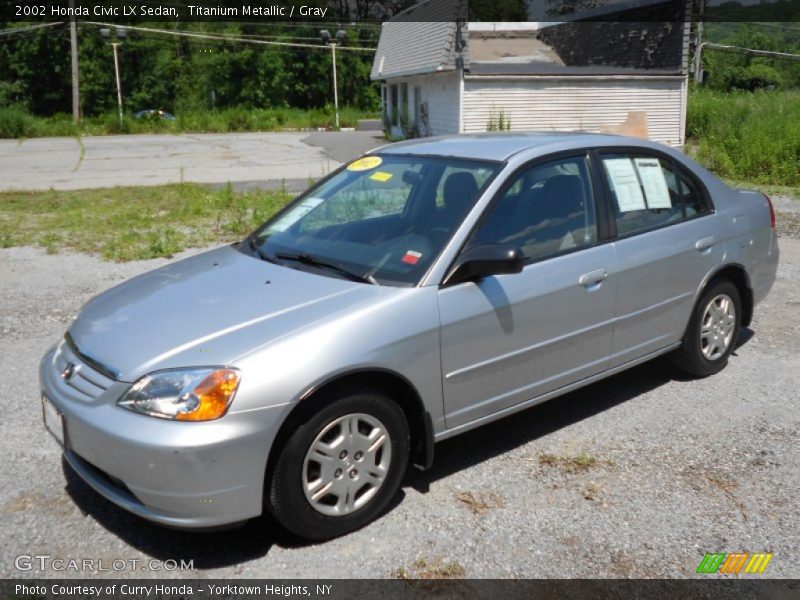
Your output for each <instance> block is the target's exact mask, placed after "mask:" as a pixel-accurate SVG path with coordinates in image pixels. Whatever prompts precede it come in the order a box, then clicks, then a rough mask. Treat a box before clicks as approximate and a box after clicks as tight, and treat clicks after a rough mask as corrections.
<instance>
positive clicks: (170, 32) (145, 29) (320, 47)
mask: <svg viewBox="0 0 800 600" xmlns="http://www.w3.org/2000/svg"><path fill="white" fill-rule="evenodd" d="M84 23H87V24H89V25H97V26H98V27H121V28H123V29H130V30H131V31H142V32H145V33H161V34H164V35H174V36H179V37H189V38H199V39H207V40H221V41H225V42H239V43H242V44H258V45H263V46H283V47H289V48H312V49H314V50H325V51H330V47H329V46H327V45H322V44H300V43H292V42H273V41H267V40H252V39H247V38H242V37H233V36H228V35H214V34H210V33H193V32H189V31H182V30H178V29H176V30H169V29H155V28H151V27H136V26H133V25H124V26H122V25H117V24H114V23H101V22H98V21H84ZM336 49H337V50H349V51H353V52H375V48H360V47H357V46H337V47H336Z"/></svg>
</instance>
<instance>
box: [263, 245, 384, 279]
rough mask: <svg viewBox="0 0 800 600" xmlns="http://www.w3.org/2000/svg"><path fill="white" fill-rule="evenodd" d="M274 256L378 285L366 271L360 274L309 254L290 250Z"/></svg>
mask: <svg viewBox="0 0 800 600" xmlns="http://www.w3.org/2000/svg"><path fill="white" fill-rule="evenodd" d="M275 258H280V259H282V260H293V261H297V262H299V263H302V264H304V265H311V266H312V267H319V268H322V269H328V270H330V271H336V272H337V273H341V274H342V275H344V276H346V277H348V278H349V279H352V280H353V281H361V282H364V283H371V284H372V285H380V283H378V280H377V279H375V278H374V277H373V276H372V275H371V274H369V273H367V274H365V275H361V274H359V273H354V272H353V271H350V270H348V269H345V268H344V267H343V266H341V265H337V264H336V263H331V262H326V261H324V260H320V259H318V258H315V257H313V256H311V255H310V254H306V253H297V254H295V253H291V252H276V253H275Z"/></svg>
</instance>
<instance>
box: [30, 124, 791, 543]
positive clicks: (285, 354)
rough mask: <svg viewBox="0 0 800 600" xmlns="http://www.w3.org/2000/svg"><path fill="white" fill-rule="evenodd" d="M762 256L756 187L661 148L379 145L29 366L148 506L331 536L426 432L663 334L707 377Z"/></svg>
mask: <svg viewBox="0 0 800 600" xmlns="http://www.w3.org/2000/svg"><path fill="white" fill-rule="evenodd" d="M777 265H778V244H777V238H776V233H775V218H774V213H773V211H772V206H771V203H770V201H769V199H768V198H767V197H766V196H764V195H763V194H760V193H755V192H745V191H737V190H733V189H731V188H729V187H728V186H727V185H725V184H724V183H722V182H720V181H719V180H718V179H717V178H715V177H714V176H713V175H711V174H710V173H708V172H707V171H706V170H704V169H703V168H702V167H700V166H699V165H697V164H695V163H694V162H693V161H691V160H690V159H688V158H687V157H686V156H684V155H682V154H680V153H679V152H676V151H674V150H672V149H670V148H666V147H663V146H660V145H657V144H653V143H649V142H646V141H643V140H640V139H631V138H624V137H615V136H602V135H592V134H524V135H523V134H519V135H502V134H500V135H498V134H492V135H475V136H456V137H446V138H438V139H424V140H418V141H411V142H406V143H401V144H395V145H392V146H390V147H386V148H382V149H378V150H377V151H374V152H373V153H370V154H368V155H366V156H364V157H361V158H359V159H358V160H355V161H353V162H351V163H350V164H348V165H346V166H345V167H343V168H341V169H340V170H338V171H336V172H334V173H333V174H331V175H330V176H329V177H327V178H326V179H324V180H322V181H320V182H319V183H318V184H316V185H315V186H313V187H312V188H311V189H310V190H309V191H308V192H306V193H304V194H303V195H301V196H300V197H298V198H297V199H296V200H294V201H293V202H292V203H290V204H289V205H288V206H287V207H286V208H285V209H284V210H282V211H281V212H280V213H278V214H277V215H275V216H274V217H273V218H272V219H270V220H269V221H268V222H266V223H264V224H263V225H262V226H261V227H259V228H258V229H257V230H256V231H254V232H253V233H252V234H251V235H250V236H249V237H248V238H247V239H245V240H243V241H242V242H241V243H238V244H234V245H232V246H225V247H222V248H218V249H215V250H212V251H209V252H205V253H203V254H199V255H197V256H193V257H191V258H188V259H186V260H182V261H179V262H175V263H172V264H170V265H167V266H165V267H162V268H160V269H156V270H155V271H152V272H150V273H146V274H144V275H141V276H139V277H136V278H134V279H132V280H130V281H127V282H125V283H123V284H122V285H119V286H117V287H115V288H113V289H111V290H109V291H107V292H105V293H103V294H101V295H99V296H97V297H96V298H94V299H93V300H91V301H90V302H89V303H88V304H87V305H86V306H85V307H84V308H83V309H82V311H81V312H80V314H79V315H78V317H77V318H76V320H75V321H74V323H73V324H72V326H71V327H70V329H69V331H68V332H67V334H66V335H65V337H64V339H63V340H62V341H61V342H60V343H59V344H58V345H57V346H55V347H54V348H52V349H51V350H50V351H48V352H47V354H46V355H45V357H44V358H43V360H42V362H41V368H40V379H41V389H42V407H43V413H44V418H45V425H46V427H47V428H48V430H49V431H50V432H51V433H53V435H54V436H55V437H56V439H57V440H58V442H59V443H60V444H61V445H62V446H63V449H64V455H65V458H66V460H67V462H68V463H69V464H70V465H71V467H72V468H73V469H74V470H75V471H76V472H77V473H78V474H79V475H80V476H81V477H82V478H83V479H84V480H86V481H87V482H88V483H89V484H90V485H91V486H92V487H93V488H95V489H96V490H97V491H98V492H99V493H100V494H102V495H103V496H105V497H106V498H108V499H109V500H111V501H112V502H114V503H116V504H118V505H119V506H121V507H123V508H125V509H127V510H129V511H131V512H133V513H135V514H137V515H139V516H141V517H144V518H146V519H150V520H152V521H155V522H158V523H162V524H165V525H169V526H174V527H183V528H209V527H216V526H222V525H229V524H232V523H237V522H242V521H245V520H247V519H250V518H252V517H256V516H258V515H261V514H262V513H263V512H264V511H269V512H270V513H272V515H274V517H275V518H276V519H277V520H278V521H279V522H280V523H282V524H283V525H284V526H285V527H286V528H287V529H289V530H290V531H292V532H294V533H295V534H297V535H299V536H302V537H305V538H309V539H317V540H319V539H325V538H330V537H333V536H337V535H341V534H343V533H346V532H348V531H352V530H353V529H356V528H358V527H361V526H363V525H364V524H366V523H368V522H369V521H370V520H372V519H374V518H376V517H377V516H378V515H379V514H380V513H381V511H383V510H384V509H385V508H386V507H387V505H388V503H389V502H390V500H391V498H392V497H393V496H394V495H395V494H396V493H397V491H398V488H399V486H400V485H401V483H402V480H403V477H404V474H405V472H406V468H407V466H408V465H409V464H414V465H417V466H419V467H421V468H426V467H428V466H430V465H431V463H432V461H433V456H434V444H435V442H437V441H440V440H443V439H446V438H448V437H451V436H453V435H456V434H458V433H461V432H464V431H467V430H468V429H472V428H474V427H478V426H480V425H483V424H485V423H488V422H489V421H492V420H495V419H498V418H501V417H504V416H506V415H509V414H511V413H513V412H515V411H519V410H523V409H525V408H528V407H530V406H533V405H534V404H537V403H539V402H542V401H545V400H548V399H550V398H554V397H556V396H559V395H562V394H564V393H566V392H568V391H570V390H573V389H575V388H577V387H580V386H584V385H587V384H589V383H592V382H593V381H597V380H598V379H600V378H603V377H606V376H608V375H610V374H612V373H616V372H618V371H621V370H623V369H627V368H629V367H631V366H633V365H636V364H639V363H641V362H643V361H646V360H650V359H652V358H654V357H656V356H659V355H663V354H667V353H669V354H670V355H671V356H672V358H673V359H674V361H675V363H676V364H677V365H678V366H679V367H680V368H682V369H683V370H684V371H686V372H688V373H689V374H691V375H693V376H698V377H703V376H709V375H713V374H714V373H716V372H718V371H719V370H721V369H722V368H723V367H724V366H725V365H726V363H727V360H728V356H729V355H730V353H731V351H732V350H733V348H734V346H735V344H736V339H737V336H738V335H739V330H740V328H741V327H743V326H747V325H748V324H749V323H750V321H751V319H752V315H753V310H754V307H755V305H756V304H757V303H758V302H759V301H760V300H762V299H763V298H764V297H765V295H766V294H767V292H768V291H769V289H770V287H771V286H772V283H773V281H774V280H775V273H776V269H777ZM609 435H613V434H612V432H609Z"/></svg>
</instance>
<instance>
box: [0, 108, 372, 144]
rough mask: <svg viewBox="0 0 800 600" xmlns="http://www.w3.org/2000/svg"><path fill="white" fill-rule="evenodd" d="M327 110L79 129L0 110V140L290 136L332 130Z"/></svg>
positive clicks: (351, 111) (352, 119)
mask: <svg viewBox="0 0 800 600" xmlns="http://www.w3.org/2000/svg"><path fill="white" fill-rule="evenodd" d="M375 116H376V115H375V114H374V113H371V112H365V111H361V110H358V109H356V108H352V107H347V106H345V107H342V108H340V109H339V120H340V126H341V127H355V126H356V124H357V123H358V121H359V119H365V118H373V117H375ZM334 124H335V117H334V112H333V108H330V107H329V108H320V109H310V110H304V109H299V108H269V109H255V108H254V109H251V108H226V109H222V110H218V111H213V112H212V111H186V112H178V113H177V114H176V119H175V121H166V120H163V119H149V118H145V119H134V118H133V117H132V116H131V115H130V114H126V115H124V116H123V120H122V122H120V119H119V115H118V114H117V113H116V112H111V113H108V114H106V115H100V116H95V117H85V118H84V119H82V121H81V124H80V126H76V125H75V124H74V123H73V122H72V117H71V116H70V115H65V114H59V115H55V116H52V117H37V116H33V115H30V114H29V113H27V112H25V111H24V110H22V109H20V108H19V107H13V106H12V107H5V108H0V138H32V137H52V136H76V135H112V134H123V133H226V132H237V131H238V132H241V131H292V130H304V129H317V128H326V129H330V128H333V127H334Z"/></svg>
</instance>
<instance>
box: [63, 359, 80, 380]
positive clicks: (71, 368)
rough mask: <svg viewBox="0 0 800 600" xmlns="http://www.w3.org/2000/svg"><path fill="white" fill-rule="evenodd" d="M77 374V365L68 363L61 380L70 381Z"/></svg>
mask: <svg viewBox="0 0 800 600" xmlns="http://www.w3.org/2000/svg"><path fill="white" fill-rule="evenodd" d="M77 372H78V368H77V367H76V366H75V363H67V366H66V367H64V370H63V371H61V378H62V379H64V380H65V381H69V380H70V379H72V377H73V376H74V375H75V373H77Z"/></svg>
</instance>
